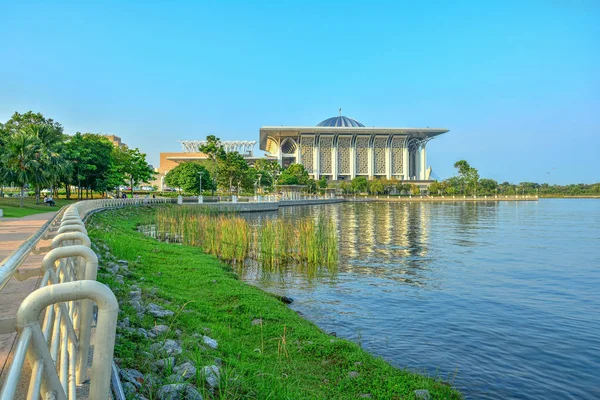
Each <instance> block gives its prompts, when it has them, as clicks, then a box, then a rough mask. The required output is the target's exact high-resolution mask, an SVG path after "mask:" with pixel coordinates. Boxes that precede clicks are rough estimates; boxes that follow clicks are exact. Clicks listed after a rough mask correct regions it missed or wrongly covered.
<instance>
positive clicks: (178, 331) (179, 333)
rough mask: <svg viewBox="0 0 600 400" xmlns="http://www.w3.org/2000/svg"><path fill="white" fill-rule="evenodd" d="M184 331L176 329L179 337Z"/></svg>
mask: <svg viewBox="0 0 600 400" xmlns="http://www.w3.org/2000/svg"><path fill="white" fill-rule="evenodd" d="M181 334H182V332H181V330H179V329H175V335H177V336H178V337H179V336H181Z"/></svg>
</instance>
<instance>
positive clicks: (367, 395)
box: [358, 393, 373, 399]
mask: <svg viewBox="0 0 600 400" xmlns="http://www.w3.org/2000/svg"><path fill="white" fill-rule="evenodd" d="M358 397H360V398H361V399H370V398H371V397H373V395H372V394H371V393H363V394H361V395H360V396H358Z"/></svg>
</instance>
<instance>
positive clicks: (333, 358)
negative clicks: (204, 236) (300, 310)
mask: <svg viewBox="0 0 600 400" xmlns="http://www.w3.org/2000/svg"><path fill="white" fill-rule="evenodd" d="M153 215H154V210H153V209H151V208H149V207H140V208H123V209H119V210H112V211H106V212H102V213H98V214H96V215H94V216H93V217H91V218H90V221H89V223H88V230H89V232H90V237H91V238H92V240H93V242H94V243H95V245H96V247H97V248H98V249H99V251H100V253H101V254H102V260H101V273H100V275H99V280H100V281H102V282H104V283H106V284H108V285H109V286H110V287H111V289H112V290H113V291H114V292H115V294H116V295H117V297H118V298H119V302H120V307H121V313H120V316H119V321H120V323H119V325H120V328H119V331H118V339H117V344H116V347H115V356H116V357H117V359H118V360H117V361H118V363H119V366H120V367H121V368H122V369H125V373H124V374H122V376H126V377H127V378H128V379H124V380H125V381H128V382H129V383H126V386H127V387H128V390H129V391H130V393H132V394H131V395H130V397H132V398H133V397H134V396H135V394H134V393H133V392H136V393H139V394H140V395H143V396H145V397H147V398H157V395H158V394H159V389H160V388H162V387H164V385H165V384H168V383H175V382H178V381H183V382H185V383H184V384H183V385H186V384H191V385H192V386H188V387H193V386H195V387H196V388H197V389H198V391H199V392H200V393H202V395H203V396H204V399H250V398H252V399H256V398H258V399H267V398H270V399H359V398H373V399H416V398H425V397H420V396H424V394H423V393H424V392H419V391H423V390H426V391H428V393H429V396H430V397H428V398H431V399H460V398H461V395H460V393H458V392H457V391H456V390H454V389H452V388H451V387H450V386H449V385H447V384H445V383H443V382H441V381H439V380H436V379H432V378H428V377H426V376H423V375H420V374H416V373H413V372H409V371H406V370H400V369H396V368H394V367H392V366H390V365H389V364H388V363H386V362H385V361H383V360H381V359H378V358H376V357H374V356H372V355H370V354H369V353H367V352H366V351H364V350H362V349H361V348H360V347H359V346H358V345H357V344H355V343H353V342H350V341H347V340H343V339H338V338H336V337H334V336H331V335H328V334H326V333H324V332H323V331H321V330H320V329H319V328H318V327H317V326H316V325H314V324H313V323H311V322H309V321H307V320H305V319H303V318H301V317H300V316H299V315H298V314H297V313H296V312H294V311H293V310H291V309H290V308H288V307H287V306H286V305H285V304H283V303H282V302H281V301H280V300H279V299H277V298H276V297H274V296H272V295H270V294H268V293H266V292H263V291H262V290H260V289H258V288H256V287H253V286H250V285H248V284H246V283H244V282H242V281H240V280H239V279H238V277H237V276H236V275H235V274H234V273H232V272H231V268H230V267H229V266H227V265H225V264H223V263H222V262H220V261H219V260H218V259H217V258H216V257H213V256H210V255H206V254H204V253H203V252H202V250H201V249H199V248H195V247H188V246H183V245H172V244H167V243H163V242H159V241H156V240H155V239H152V238H150V237H147V236H145V235H144V234H142V233H140V232H138V231H137V230H136V228H137V226H138V225H139V224H141V223H147V222H148V220H149V219H151V218H152V217H153ZM119 260H121V261H119ZM150 303H154V304H156V305H158V306H159V309H160V307H163V308H164V309H165V310H166V311H171V312H172V315H171V316H166V317H156V316H153V315H152V314H154V315H161V314H163V313H156V312H153V311H156V310H157V308H156V307H155V306H150ZM166 314H170V313H166ZM163 315H164V314H163ZM155 333H158V337H152V336H154V335H155ZM207 338H209V339H214V340H215V341H216V342H211V341H210V340H208V339H207ZM167 339H168V340H167ZM165 340H166V342H165ZM163 343H166V344H167V345H168V346H163V345H162V344H163ZM211 346H212V347H211ZM161 347H162V349H161ZM165 347H166V348H165ZM169 353H170V354H169ZM169 357H172V358H169ZM157 359H162V360H163V362H162V363H161V362H157V361H156V360H157ZM213 366H214V368H213ZM206 368H208V369H206ZM215 369H216V370H217V371H218V374H217V376H215V374H206V373H203V371H214V370H215ZM132 370H135V371H139V372H140V373H141V375H142V376H141V377H139V376H138V378H139V379H138V378H136V376H137V375H136V374H135V373H134V372H133V371H132ZM211 377H212V379H209V378H211ZM216 378H218V379H216ZM132 380H133V382H132ZM132 391H133V392H132Z"/></svg>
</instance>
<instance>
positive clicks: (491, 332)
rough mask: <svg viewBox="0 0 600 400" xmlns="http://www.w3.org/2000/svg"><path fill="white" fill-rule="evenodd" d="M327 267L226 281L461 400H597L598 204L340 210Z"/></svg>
mask: <svg viewBox="0 0 600 400" xmlns="http://www.w3.org/2000/svg"><path fill="white" fill-rule="evenodd" d="M319 213H322V214H325V215H328V216H331V217H332V218H334V219H335V221H336V223H337V227H338V231H339V246H340V257H339V265H338V266H337V268H335V269H334V270H332V269H327V268H323V269H322V271H321V272H318V273H317V274H314V273H312V274H311V275H310V276H308V275H306V274H303V273H300V272H298V271H297V269H296V268H290V269H288V270H285V271H284V272H282V273H278V274H273V273H263V272H262V271H261V270H260V268H259V267H258V266H256V265H248V266H246V267H244V269H243V271H241V272H240V274H241V276H242V278H243V279H244V280H246V281H247V282H250V283H252V284H254V285H257V286H259V287H261V288H263V289H265V290H267V291H270V292H274V293H278V294H281V295H285V296H288V297H291V298H293V299H294V300H295V301H294V303H293V304H292V305H291V307H292V308H293V309H295V310H297V311H299V312H300V313H302V315H304V316H305V317H306V318H307V319H309V320H311V321H314V322H315V323H316V324H317V325H319V326H320V327H321V328H322V329H323V330H325V331H327V332H335V333H336V334H337V336H338V337H343V338H347V339H350V340H353V341H355V342H358V343H360V344H361V345H362V346H363V348H365V349H366V350H368V351H369V352H371V353H372V354H375V355H377V356H381V357H383V358H384V359H386V360H387V361H388V362H390V363H391V364H392V365H394V366H397V367H400V368H408V369H411V370H415V371H419V372H425V373H427V374H429V375H431V376H437V377H440V378H442V379H444V380H446V381H448V382H450V383H452V384H453V385H454V386H455V387H457V388H458V389H459V390H461V391H462V392H463V393H464V394H465V397H466V398H468V399H598V398H600V200H595V199H540V201H539V202H499V203H496V202H486V203H473V202H464V203H463V202H456V203H445V204H444V203H343V204H335V205H325V206H312V207H293V208H285V209H281V210H280V211H279V213H278V214H269V215H265V214H262V215H258V214H255V215H251V216H249V218H251V219H254V220H256V219H262V218H288V219H292V220H293V219H295V218H300V217H304V216H307V215H315V216H316V215H317V214H319Z"/></svg>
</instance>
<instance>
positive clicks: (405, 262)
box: [245, 202, 497, 286]
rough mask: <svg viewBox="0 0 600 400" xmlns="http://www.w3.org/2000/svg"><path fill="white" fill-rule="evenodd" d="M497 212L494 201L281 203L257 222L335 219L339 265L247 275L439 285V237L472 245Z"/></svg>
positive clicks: (279, 280)
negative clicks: (353, 277)
mask: <svg viewBox="0 0 600 400" xmlns="http://www.w3.org/2000/svg"><path fill="white" fill-rule="evenodd" d="M496 214H497V207H496V205H494V204H487V203H482V204H477V203H474V202H473V203H469V204H464V202H456V203H447V204H431V203H424V202H414V203H413V202H394V203H391V202H390V203H388V202H381V203H361V202H356V203H354V202H353V203H343V204H334V205H327V206H319V207H290V208H283V209H281V210H280V211H279V213H271V214H268V215H267V214H261V215H260V216H257V217H256V218H257V223H258V222H259V220H260V219H265V218H285V219H290V220H292V221H293V220H298V219H301V218H304V217H307V216H308V217H314V218H317V217H318V216H325V217H327V218H331V219H332V220H333V221H335V222H336V226H337V231H338V235H339V263H338V265H337V267H336V268H334V269H331V268H317V269H310V270H306V271H305V272H303V270H302V268H294V267H289V268H287V269H284V270H281V271H276V272H273V271H261V270H260V268H259V266H257V265H255V266H254V267H253V268H251V269H249V271H247V272H245V274H246V275H248V274H253V276H252V277H251V280H260V281H261V282H262V283H261V285H266V284H267V283H266V282H265V281H270V282H273V284H274V285H294V284H298V283H299V281H303V284H305V285H306V284H308V285H312V284H313V283H315V282H327V283H331V284H335V283H336V279H337V276H338V274H354V275H356V276H357V277H358V278H360V276H364V277H369V276H374V277H378V278H384V279H385V280H391V281H397V282H401V283H402V284H405V285H415V286H424V285H435V284H436V283H435V282H433V281H432V280H433V279H437V278H434V277H436V276H439V274H437V271H432V267H431V266H432V264H433V263H434V261H435V259H436V258H439V257H440V254H437V253H436V251H431V249H432V248H435V247H436V246H437V247H439V246H440V242H449V243H452V244H453V245H456V246H459V247H470V246H471V245H472V244H471V242H472V241H474V240H475V238H474V236H476V235H478V234H479V233H480V230H481V229H485V227H483V226H482V224H483V225H485V226H488V225H490V223H491V225H493V224H494V220H495V219H496V218H497V215H496ZM432 234H433V236H432ZM435 254H437V255H435ZM248 276H249V275H248ZM245 277H246V276H245ZM379 282H385V281H379ZM380 284H385V283H380Z"/></svg>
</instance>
